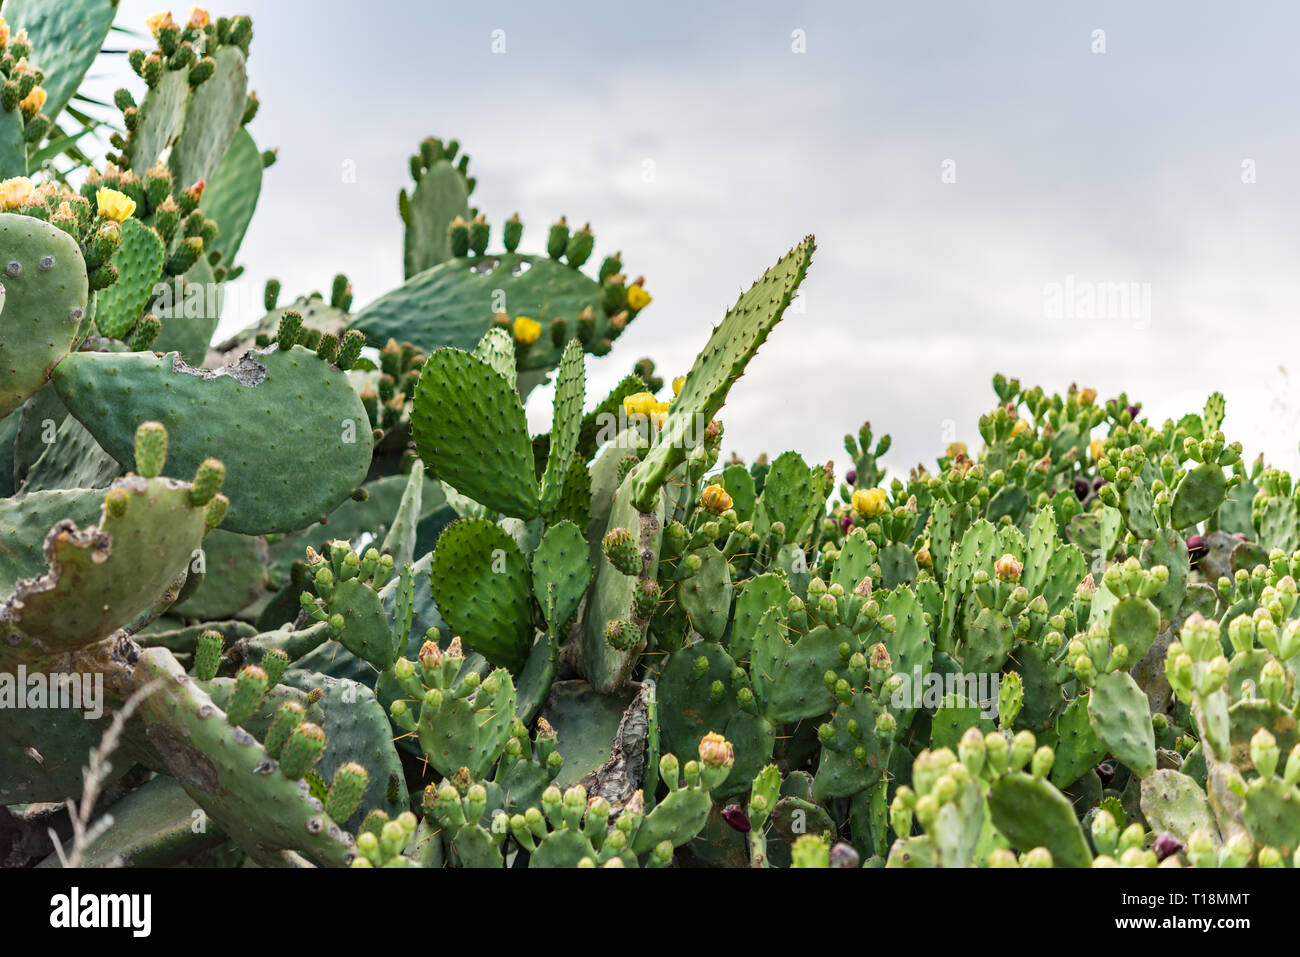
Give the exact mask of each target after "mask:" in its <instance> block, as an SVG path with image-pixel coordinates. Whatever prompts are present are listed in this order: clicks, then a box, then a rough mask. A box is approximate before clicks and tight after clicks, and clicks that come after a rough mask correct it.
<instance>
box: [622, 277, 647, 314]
mask: <svg viewBox="0 0 1300 957" xmlns="http://www.w3.org/2000/svg"><path fill="white" fill-rule="evenodd" d="M648 305H650V293H648V292H646V291H645V290H644V289H642V288H641V287H640V286H638V285H637V284H636V283H633V284H632V285H630V286H628V287H627V307H628V308H629V309H631V310H632V311H633V312H640V311H641V310H642V309H644V308H645V307H646V306H648Z"/></svg>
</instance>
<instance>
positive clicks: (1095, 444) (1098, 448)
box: [1088, 439, 1106, 462]
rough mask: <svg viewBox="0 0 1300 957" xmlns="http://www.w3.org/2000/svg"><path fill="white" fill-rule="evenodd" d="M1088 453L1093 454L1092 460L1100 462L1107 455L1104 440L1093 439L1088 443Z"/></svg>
mask: <svg viewBox="0 0 1300 957" xmlns="http://www.w3.org/2000/svg"><path fill="white" fill-rule="evenodd" d="M1088 451H1089V452H1091V453H1092V460H1093V461H1094V462H1100V461H1101V460H1102V458H1103V457H1104V456H1105V455H1106V442H1105V440H1104V439H1093V440H1092V441H1091V442H1089V443H1088Z"/></svg>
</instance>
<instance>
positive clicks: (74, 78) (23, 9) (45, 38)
mask: <svg viewBox="0 0 1300 957" xmlns="http://www.w3.org/2000/svg"><path fill="white" fill-rule="evenodd" d="M116 13H117V0H59V2H58V3H48V2H44V0H8V3H6V4H5V5H4V17H5V20H6V21H7V22H8V23H9V29H10V30H11V31H12V32H13V33H17V32H18V31H19V30H26V31H27V36H28V39H29V40H30V42H31V46H32V52H31V53H30V54H28V56H27V59H28V60H29V61H30V62H31V63H32V64H33V65H34V66H37V67H39V68H40V69H41V70H42V71H44V73H45V82H44V83H42V84H41V86H42V87H43V88H44V90H45V93H46V100H45V106H43V107H42V108H41V112H42V113H44V114H45V115H46V116H48V117H49V118H50V119H52V120H53V119H56V118H57V117H58V115H59V114H60V113H62V112H63V108H64V107H65V106H67V105H68V102H69V101H70V100H71V99H72V96H73V94H74V93H76V92H77V87H78V86H79V85H80V84H81V80H82V77H84V76H85V75H86V71H87V70H89V69H90V64H91V63H93V62H94V60H95V57H96V55H98V53H99V51H100V48H101V47H103V45H104V38H105V37H107V36H108V31H109V28H110V27H111V26H112V25H113V17H114V15H115V14H116ZM4 175H6V176H9V175H13V174H10V173H5V174H4Z"/></svg>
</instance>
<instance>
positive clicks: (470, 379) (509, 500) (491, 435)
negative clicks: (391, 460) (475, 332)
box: [411, 349, 538, 518]
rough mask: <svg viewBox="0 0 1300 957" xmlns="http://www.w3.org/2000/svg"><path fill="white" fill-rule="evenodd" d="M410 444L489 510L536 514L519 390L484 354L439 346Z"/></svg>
mask: <svg viewBox="0 0 1300 957" xmlns="http://www.w3.org/2000/svg"><path fill="white" fill-rule="evenodd" d="M411 431H412V434H413V436H414V438H415V447H416V449H417V450H418V451H419V453H420V458H422V459H423V460H424V463H425V465H427V466H428V467H429V468H430V470H431V471H432V472H433V474H434V475H436V476H438V478H440V479H442V480H443V481H444V482H446V483H447V484H448V485H451V486H452V487H453V488H455V489H456V490H457V491H458V492H461V493H462V494H464V495H468V496H469V497H470V498H472V499H474V501H476V502H479V503H480V504H482V505H486V506H487V507H488V508H491V509H493V510H495V511H499V512H504V513H505V514H507V515H513V516H516V517H518V518H531V517H533V516H534V515H536V514H537V506H538V487H537V477H536V473H535V471H534V468H533V446H532V442H531V441H529V438H528V420H527V418H525V416H524V407H523V405H522V404H521V403H520V401H519V394H518V393H517V392H516V391H515V390H514V389H513V388H512V387H511V385H510V382H509V381H508V380H507V379H506V378H505V377H503V376H502V375H500V374H499V373H498V372H497V371H496V369H494V368H493V367H492V364H491V363H490V362H489V361H488V360H486V359H480V358H478V357H477V356H475V355H474V354H472V353H469V352H464V351H462V350H460V349H438V350H437V351H435V352H434V353H433V354H431V355H430V356H429V358H428V360H426V362H425V364H424V368H423V370H422V371H421V372H420V381H419V383H418V384H417V385H416V388H415V401H414V405H413V406H412V410H411Z"/></svg>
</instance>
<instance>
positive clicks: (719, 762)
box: [700, 731, 736, 769]
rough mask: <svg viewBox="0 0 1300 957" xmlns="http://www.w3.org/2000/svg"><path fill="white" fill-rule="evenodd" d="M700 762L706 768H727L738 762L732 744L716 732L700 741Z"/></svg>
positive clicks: (711, 732)
mask: <svg viewBox="0 0 1300 957" xmlns="http://www.w3.org/2000/svg"><path fill="white" fill-rule="evenodd" d="M700 761H701V762H703V764H704V766H705V767H706V768H727V769H730V768H731V766H732V765H733V764H734V763H735V761H736V754H735V751H733V750H732V747H731V742H730V741H728V740H727V739H726V738H724V737H723V736H722V735H720V734H718V733H717V732H715V731H710V732H709V733H708V734H706V735H705V736H704V737H703V738H701V739H700Z"/></svg>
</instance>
